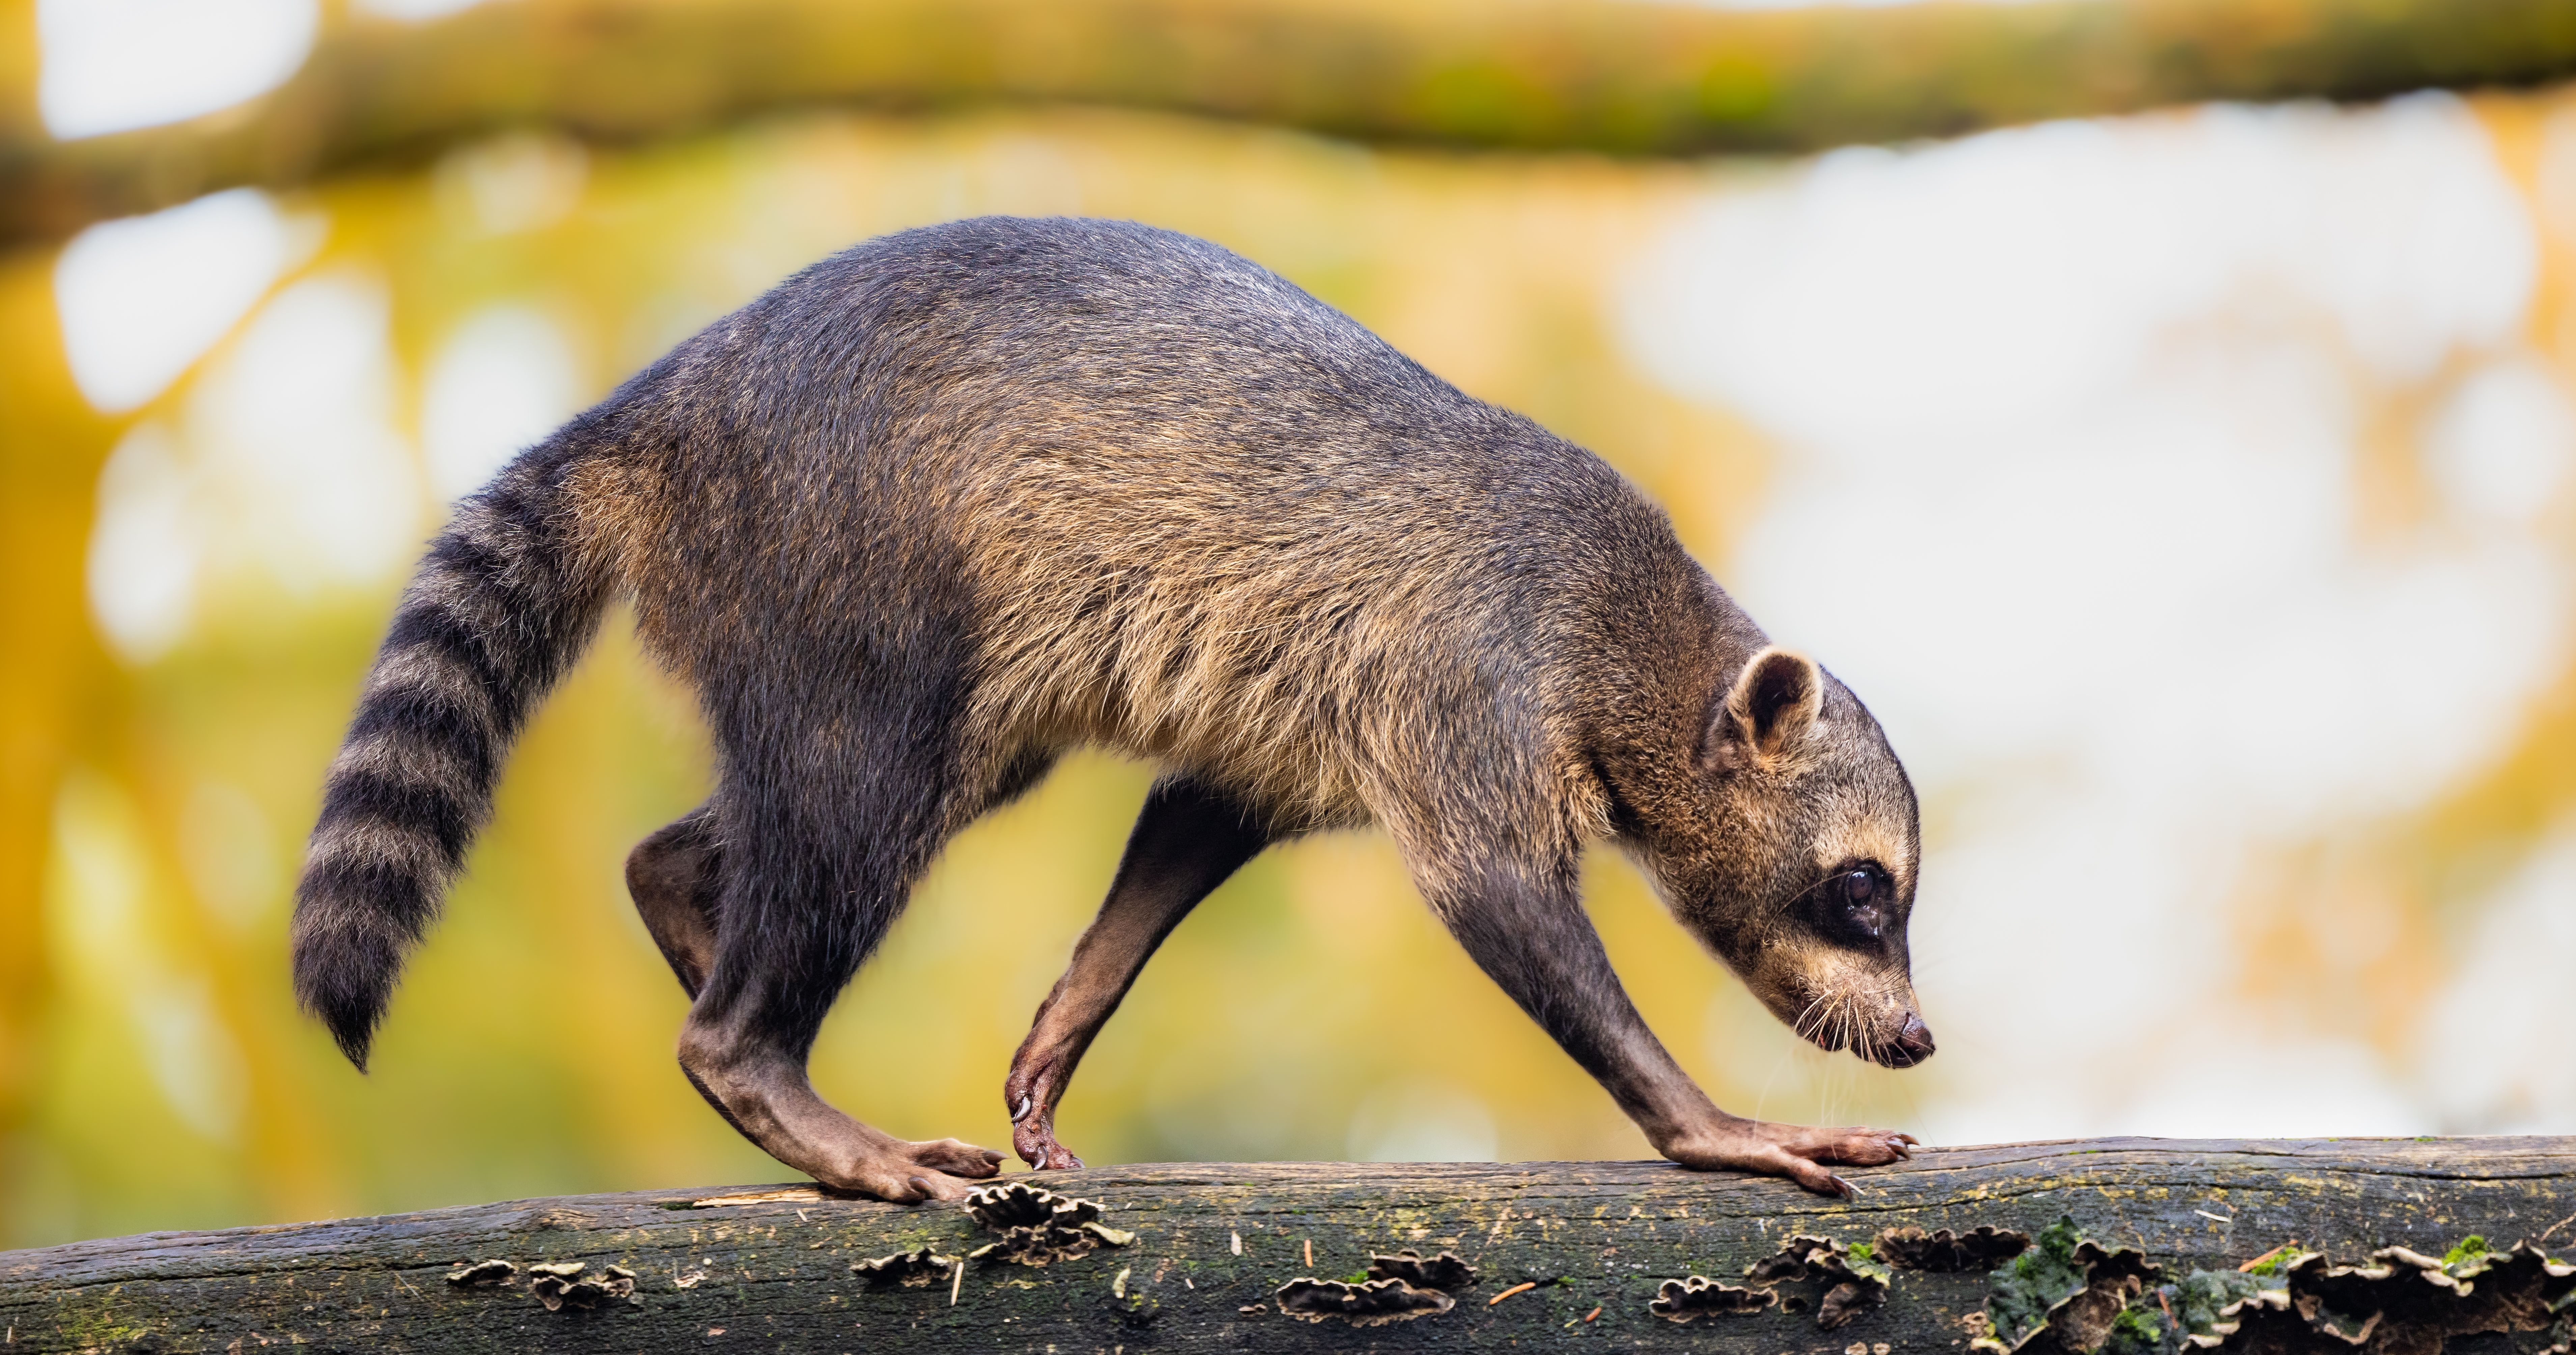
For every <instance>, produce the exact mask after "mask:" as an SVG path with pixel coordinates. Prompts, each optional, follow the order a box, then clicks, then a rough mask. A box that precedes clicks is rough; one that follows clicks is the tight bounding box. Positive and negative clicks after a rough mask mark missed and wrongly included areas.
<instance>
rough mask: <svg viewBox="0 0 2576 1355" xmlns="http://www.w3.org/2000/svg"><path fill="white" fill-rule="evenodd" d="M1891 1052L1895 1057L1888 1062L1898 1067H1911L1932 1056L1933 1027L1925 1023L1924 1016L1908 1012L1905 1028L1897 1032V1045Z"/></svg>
mask: <svg viewBox="0 0 2576 1355" xmlns="http://www.w3.org/2000/svg"><path fill="white" fill-rule="evenodd" d="M1889 1052H1890V1053H1891V1054H1893V1055H1894V1056H1895V1057H1893V1058H1890V1059H1889V1060H1888V1064H1889V1066H1891V1067H1896V1068H1911V1067H1913V1066H1914V1065H1916V1064H1918V1063H1921V1062H1922V1061H1924V1060H1925V1059H1928V1058H1930V1057H1932V1028H1931V1027H1930V1026H1927V1025H1925V1024H1923V1018H1922V1017H1920V1016H1917V1015H1915V1014H1914V1013H1912V1012H1907V1013H1906V1014H1905V1026H1904V1028H1903V1029H1901V1030H1899V1031H1897V1032H1896V1047H1895V1048H1894V1049H1893V1050H1891V1051H1889Z"/></svg>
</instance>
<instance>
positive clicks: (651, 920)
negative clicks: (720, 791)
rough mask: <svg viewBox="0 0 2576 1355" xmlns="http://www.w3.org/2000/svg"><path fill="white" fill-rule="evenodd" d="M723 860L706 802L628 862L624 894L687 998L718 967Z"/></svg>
mask: <svg viewBox="0 0 2576 1355" xmlns="http://www.w3.org/2000/svg"><path fill="white" fill-rule="evenodd" d="M723 867H724V855H723V852H722V850H721V848H720V844H719V843H718V841H717V838H716V826H715V802H714V801H713V800H710V801H708V802H707V803H705V804H702V805H700V806H698V807H697V808H695V809H693V810H690V811H689V812H688V813H686V814H684V815H681V816H680V817H679V818H678V819H676V820H674V821H672V822H671V823H669V824H666V825H664V826H663V827H662V829H661V830H660V831H658V832H656V833H654V834H653V835H652V836H651V837H648V838H646V839H644V840H643V841H642V842H640V843H638V844H636V847H635V850H634V852H633V853H632V854H631V855H629V856H628V857H627V858H626V892H627V893H628V894H631V895H633V896H634V899H635V911H636V912H637V913H638V914H640V915H642V917H643V919H644V930H646V931H648V932H650V933H652V934H653V944H655V945H657V946H660V947H661V948H662V958H663V959H665V960H667V961H669V962H670V964H671V972H672V973H673V974H676V975H678V976H679V979H680V987H681V989H682V990H683V991H685V992H687V993H688V995H689V996H690V997H693V998H694V997H696V996H697V995H698V989H699V988H701V987H703V986H705V984H706V981H707V971H708V970H709V969H711V968H713V967H714V965H715V962H716V903H717V901H718V900H719V899H720V898H721V897H722V896H723V894H724V870H723Z"/></svg>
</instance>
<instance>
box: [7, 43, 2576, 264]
mask: <svg viewBox="0 0 2576 1355" xmlns="http://www.w3.org/2000/svg"><path fill="white" fill-rule="evenodd" d="M29 8H32V7H22V8H20V14H21V16H22V20H21V21H22V22H24V21H26V20H25V19H24V17H23V16H25V15H26V13H27V10H28V9H29ZM336 8H337V7H335V17H334V18H333V19H332V20H331V21H330V22H329V23H327V24H326V26H325V28H324V31H323V34H322V37H321V39H320V41H319V43H318V45H317V47H316V48H315V50H314V52H313V55H312V57H311V59H310V60H308V61H307V62H306V64H305V66H304V68H303V69H302V70H301V71H300V72H299V73H298V74H297V75H296V76H295V77H294V78H293V79H292V80H290V81H289V82H288V83H287V84H286V85H285V86H283V87H282V88H280V89H278V90H276V91H274V92H273V93H271V94H269V95H268V96H266V97H265V98H263V99H261V100H259V101H256V102H254V103H252V104H249V105H246V106H243V107H239V108H235V109H231V110H227V111H225V112H222V113H218V114H213V115H209V116H208V117H205V118H201V119H198V120H197V121H194V122H191V123H187V124H182V125H179V126H173V127H165V128H155V129H149V130H143V131H136V132H129V133H121V134H114V135H108V136H99V137H92V138H88V139H84V140H81V141H76V142H71V143H58V142H54V141H52V140H50V139H49V138H48V137H47V136H46V135H45V133H44V131H43V128H42V126H41V124H40V123H39V122H38V121H37V119H36V115H35V100H34V98H33V89H32V83H33V80H32V75H33V71H32V64H33V63H31V62H11V63H0V81H5V82H6V83H8V84H10V85H14V86H16V88H15V89H14V90H13V91H11V94H12V95H14V97H9V96H0V244H5V243H9V242H14V241H26V240H36V239H49V238H59V237H61V236H63V235H65V234H68V233H69V232H70V231H72V230H74V229H77V228H78V227H80V226H81V225H83V224H86V223H88V222H90V221H95V220H99V219H101V218H104V217H109V216H118V215H124V214H127V213H132V212H137V211H143V210H147V209H150V208H154V207H159V206H165V205H168V204H170V203H174V202H180V201H184V200H186V199H187V198H189V197H192V196H195V195H196V194H199V193H203V192H207V191H210V190H213V189H217V188H222V187H228V186H233V185H238V184H267V185H272V186H275V185H285V184H293V183H297V182H301V181H304V180H307V179H310V178H313V177H315V176H318V175H324V174H330V173H334V172H337V171H340V170H344V169H347V168H350V167H353V166H358V165H363V164H369V163H377V162H384V161H388V160H393V161H400V160H403V159H406V158H412V157H417V156H419V155H422V154H425V153H427V152H429V151H431V150H434V149H435V148H436V147H437V146H439V145H442V144H445V143H448V142H451V141H454V140H456V139H458V138H462V137H469V136H473V135H477V134H480V133H483V132H487V131H490V130H492V129H495V128H501V127H508V126H526V125H550V126H554V127H559V128H562V129H564V130H566V131H568V132H571V133H573V134H576V135H579V136H583V137H588V138H600V139H635V138H646V137H663V136H670V135H674V134H679V133H685V132H689V131H694V130H699V129H703V128H707V127H711V126H716V125H720V124H723V123H726V122H729V121H733V120H736V119H740V118H743V117H746V116H750V115H755V114H759V113H762V112H764V111H768V110H774V109H780V108H786V107H793V106H798V105H810V104H816V103H841V104H858V105H867V106H876V107H891V108H926V107H944V106H953V105H957V104H961V103H971V102H979V101H994V100H1024V101H1025V100H1036V101H1048V100H1058V101H1077V102H1089V103H1100V104H1114V105H1124V106H1129V107H1137V108H1148V109H1163V110H1172V111H1179V112H1188V113H1197V114H1205V115H1212V116H1218V117H1226V118H1239V119H1246V120H1250V121H1255V122H1262V123H1272V124H1278V125H1283V126H1289V127H1299V128H1305V129H1308V130H1312V131H1317V132H1323V133H1327V134H1331V135H1335V136H1346V137H1355V138H1362V139H1370V140H1392V141H1409V142H1427V143H1436V144H1447V145H1463V146H1488V147H1519V148H1531V149H1554V150H1592V151H1603V152H1609V153H1613V154H1622V155H1686V154H1700V153H1705V152H1713V151H1790V150H1807V149H1814V148H1818V147H1825V146H1832V145H1838V144H1843V143H1847V142H1871V141H1890V140H1903V139H1911V138H1921V137H1931V136H1946V135H1950V134H1954V133H1958V132H1963V131H1967V130H1970V129H1974V128H1978V127H1986V126H1992V125H1996V124H2000V123H2010V122H2023V121H2029V120H2033V119H2039V118H2049V117H2061V116H2072V115H2083V114H2097V113H2106V112H2118V111H2124V110H2130V109H2137V108H2145V107H2151V106H2156V105H2163V104H2172V103H2180V102H2191V101H2199V100H2208V99H2255V100H2279V99H2292V98H2311V97H2313V98H2330V99H2350V98H2370V97H2376V96H2381V95H2386V94H2391V93H2396V92H2399V91H2404V90H2410V89H2416V88H2422V87H2426V86H2449V87H2468V86H2477V85H2489V84H2499V83H2501V84H2520V83H2530V82H2535V81H2540V80H2545V79H2549V78H2552V77H2555V76H2559V75H2563V74H2566V73H2568V72H2570V71H2576V5H2570V4H2568V3H2566V0H2266V2H2265V3H2262V4H2259V5H2248V4H2246V3H2244V0H2040V2H2039V3H2030V4H2012V5H1997V4H1968V3H1947V4H1921V5H1911V6H1904V7H1899V8H1893V9H1879V8H1855V7H1851V6H1846V5H1824V6H1818V7H1813V8H1807V9H1792V10H1772V11H1729V10H1725V9H1717V8H1710V7H1703V6H1697V5H1690V4H1655V3H1637V2H1636V0H1591V2H1590V3H1567V2H1560V3H1537V2H1535V0H1424V3H1416V4H1383V3H1369V2H1368V0H730V2H728V3H721V4H718V3H705V2H704V0H676V2H675V0H517V2H516V3H510V4H487V5H482V6H478V7H475V8H472V9H468V10H466V11H464V12H462V13H460V14H457V15H454V16H452V17H448V18H445V19H440V20H437V21H434V22H430V23H426V24H420V25H411V24H403V23H398V22H395V21H391V20H385V19H376V18H369V17H366V16H363V15H359V16H355V17H351V16H347V15H341V14H337V13H336Z"/></svg>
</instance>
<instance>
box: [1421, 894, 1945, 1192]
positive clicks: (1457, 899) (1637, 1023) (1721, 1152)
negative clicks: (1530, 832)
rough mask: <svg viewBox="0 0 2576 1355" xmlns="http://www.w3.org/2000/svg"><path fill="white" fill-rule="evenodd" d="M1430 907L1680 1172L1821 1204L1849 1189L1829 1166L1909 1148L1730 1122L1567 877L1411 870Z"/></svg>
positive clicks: (1853, 1134) (1895, 1142)
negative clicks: (1638, 994) (1634, 991)
mask: <svg viewBox="0 0 2576 1355" xmlns="http://www.w3.org/2000/svg"><path fill="white" fill-rule="evenodd" d="M1416 875H1417V879H1418V881H1419V883H1420V885H1421V888H1422V892H1423V897H1424V898H1426V899H1428V900H1429V901H1430V902H1431V905H1432V908H1433V910H1434V911H1435V912H1437V913H1438V914H1439V915H1440V919H1441V921H1442V922H1444V923H1446V924H1447V925H1448V927H1449V931H1450V934H1451V935H1453V936H1455V937H1457V938H1458V943H1459V944H1460V945H1462V946H1464V947H1466V950H1467V953H1468V955H1469V956H1471V957H1473V958H1474V960H1475V961H1476V964H1477V967H1478V968H1481V969H1483V970H1484V971H1485V973H1486V975H1487V976H1488V977H1490V978H1492V979H1493V980H1494V982H1495V983H1496V984H1498V985H1500V986H1501V987H1502V990H1503V991H1504V992H1505V993H1508V994H1510V995H1511V998H1512V1000H1513V1001H1514V1002H1517V1003H1519V1004H1520V1008H1521V1010H1522V1011H1525V1012H1528V1013H1529V1014H1530V1017H1531V1018H1532V1019H1533V1020H1535V1021H1537V1022H1538V1023H1539V1025H1540V1026H1541V1027H1542V1028H1544V1029H1545V1030H1546V1031H1547V1033H1548V1034H1549V1035H1550V1036H1552V1037H1554V1039H1555V1040H1556V1042H1557V1044H1558V1046H1559V1047H1561V1048H1563V1049H1564V1050H1565V1052H1566V1053H1567V1054H1568V1055H1570V1056H1572V1058H1573V1059H1574V1061H1575V1062H1576V1063H1578V1064H1580V1065H1582V1066H1583V1069H1584V1071H1586V1072H1588V1073H1590V1074H1592V1076H1593V1077H1594V1078H1595V1079H1596V1080H1598V1081H1599V1082H1600V1083H1601V1085H1602V1087H1603V1088H1604V1089H1606V1090H1607V1091H1608V1092H1609V1093H1610V1095H1611V1097H1612V1099H1614V1100H1616V1101H1617V1102H1618V1103H1619V1108H1620V1109H1621V1110H1623V1111H1625V1112H1627V1115H1628V1118H1629V1119H1631V1120H1634V1121H1635V1122H1636V1124H1637V1127H1638V1128H1639V1129H1641V1130H1643V1131H1645V1135H1646V1139H1647V1141H1648V1142H1650V1143H1652V1144H1653V1145H1654V1146H1655V1151H1657V1152H1659V1153H1661V1154H1663V1155H1664V1156H1665V1157H1668V1158H1670V1159H1672V1160H1673V1161H1675V1162H1678V1163H1680V1164H1682V1165H1683V1166H1685V1167H1690V1168H1694V1169H1696V1170H1701V1171H1712V1170H1726V1171H1746V1172H1758V1173H1761V1174H1763V1175H1766V1176H1786V1177H1788V1178H1790V1179H1791V1180H1793V1181H1796V1182H1797V1183H1798V1184H1799V1185H1801V1186H1804V1187H1806V1188H1807V1189H1809V1190H1812V1191H1815V1192H1817V1193H1819V1194H1824V1195H1849V1194H1851V1193H1853V1192H1852V1189H1851V1186H1850V1184H1849V1183H1848V1182H1846V1181H1844V1180H1843V1179H1842V1178H1841V1177H1839V1176H1836V1175H1834V1174H1833V1172H1831V1171H1829V1170H1827V1169H1826V1167H1825V1165H1823V1164H1827V1163H1843V1164H1849V1165H1853V1166H1875V1165H1877V1164H1879V1163H1884V1162H1892V1161H1895V1160H1896V1159H1897V1158H1899V1157H1902V1156H1905V1155H1906V1145H1908V1144H1911V1143H1912V1142H1913V1140H1912V1139H1911V1138H1910V1137H1908V1136H1906V1135H1903V1134H1895V1133H1890V1132H1888V1131H1886V1130H1878V1129H1830V1130H1818V1129H1804V1128H1800V1127H1798V1126H1794V1125H1775V1124H1766V1123H1762V1122H1759V1121H1754V1120H1746V1119H1743V1118H1741V1117H1738V1116H1734V1115H1729V1114H1727V1113H1726V1112H1725V1111H1723V1110H1720V1109H1718V1108H1717V1105H1716V1103H1715V1102H1713V1101H1711V1100H1709V1099H1708V1094H1707V1093H1706V1092H1703V1091H1701V1090H1700V1088H1699V1084H1697V1083H1695V1082H1693V1081H1691V1078H1690V1075H1689V1074H1688V1073H1685V1072H1683V1071H1682V1068H1681V1065H1680V1064H1678V1063H1675V1062H1674V1061H1673V1056H1672V1055H1671V1054H1670V1053H1669V1052H1667V1051H1666V1050H1665V1048H1664V1046H1663V1042H1662V1041H1660V1040H1658V1039H1656V1038H1655V1033H1654V1032H1653V1031H1652V1030H1650V1029H1648V1028H1647V1026H1646V1021H1645V1018H1644V1017H1642V1016H1640V1015H1638V1014H1637V1008H1636V1005H1635V1004H1634V1003H1633V1002H1631V1001H1630V1000H1629V998H1628V992H1627V989H1626V988H1625V987H1623V986H1622V985H1621V984H1620V982H1619V975H1618V973H1617V972H1616V971H1615V970H1613V969H1612V968H1611V967H1610V956H1609V953H1608V952H1606V951H1604V950H1603V949H1602V947H1601V935H1600V933H1599V932H1597V931H1595V930H1593V927H1592V919H1591V918H1590V917H1589V916H1588V915H1587V914H1585V912H1584V911H1583V903H1582V900H1581V898H1580V897H1579V896H1578V895H1577V893H1576V891H1575V887H1574V870H1573V868H1572V866H1571V864H1570V863H1568V864H1566V865H1564V866H1563V868H1561V869H1552V870H1550V869H1535V868H1533V869H1526V870H1522V871H1505V872H1496V871H1490V870H1487V871H1472V870H1462V871H1458V872H1452V871H1447V870H1442V869H1438V868H1437V867H1434V868H1431V869H1424V868H1423V867H1421V866H1420V865H1419V864H1417V866H1416Z"/></svg>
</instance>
